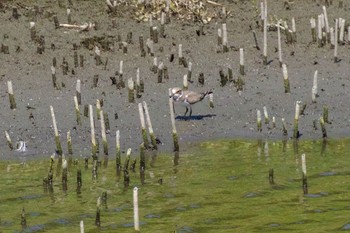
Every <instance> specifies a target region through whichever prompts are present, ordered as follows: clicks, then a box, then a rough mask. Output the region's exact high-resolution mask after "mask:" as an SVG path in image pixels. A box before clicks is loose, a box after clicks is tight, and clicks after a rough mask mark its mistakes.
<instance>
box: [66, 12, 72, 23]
mask: <svg viewBox="0 0 350 233" xmlns="http://www.w3.org/2000/svg"><path fill="white" fill-rule="evenodd" d="M67 21H68V23H69V24H72V12H71V10H70V9H67Z"/></svg>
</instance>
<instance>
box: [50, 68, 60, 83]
mask: <svg viewBox="0 0 350 233" xmlns="http://www.w3.org/2000/svg"><path fill="white" fill-rule="evenodd" d="M51 76H52V84H53V87H54V88H55V89H59V88H58V85H57V78H56V68H55V67H54V66H51Z"/></svg>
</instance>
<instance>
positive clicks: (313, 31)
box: [310, 18, 317, 43]
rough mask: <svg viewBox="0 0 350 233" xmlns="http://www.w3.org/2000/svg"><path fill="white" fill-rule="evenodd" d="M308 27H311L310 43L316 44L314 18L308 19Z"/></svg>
mask: <svg viewBox="0 0 350 233" xmlns="http://www.w3.org/2000/svg"><path fill="white" fill-rule="evenodd" d="M310 25H311V38H312V42H314V43H315V42H316V41H317V36H316V20H315V18H311V19H310Z"/></svg>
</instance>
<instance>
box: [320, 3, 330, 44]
mask: <svg viewBox="0 0 350 233" xmlns="http://www.w3.org/2000/svg"><path fill="white" fill-rule="evenodd" d="M322 10H323V17H324V24H325V29H326V41H327V42H328V43H329V42H330V30H329V21H328V15H327V8H326V6H322Z"/></svg>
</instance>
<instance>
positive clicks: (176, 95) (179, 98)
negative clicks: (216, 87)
mask: <svg viewBox="0 0 350 233" xmlns="http://www.w3.org/2000/svg"><path fill="white" fill-rule="evenodd" d="M211 93H213V92H212V91H207V92H202V93H197V92H194V91H183V90H182V89H181V88H179V87H174V88H172V89H171V95H170V98H172V99H173V102H174V103H177V104H181V105H182V106H184V107H186V112H185V114H184V116H186V114H187V112H188V109H190V115H189V118H191V115H192V105H193V104H195V103H198V102H200V101H202V100H203V99H204V97H206V96H207V95H209V94H211Z"/></svg>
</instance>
